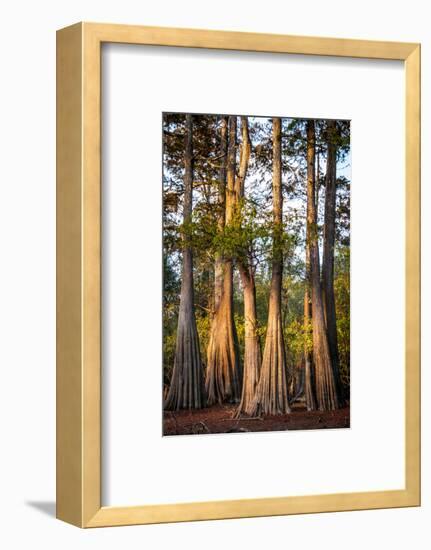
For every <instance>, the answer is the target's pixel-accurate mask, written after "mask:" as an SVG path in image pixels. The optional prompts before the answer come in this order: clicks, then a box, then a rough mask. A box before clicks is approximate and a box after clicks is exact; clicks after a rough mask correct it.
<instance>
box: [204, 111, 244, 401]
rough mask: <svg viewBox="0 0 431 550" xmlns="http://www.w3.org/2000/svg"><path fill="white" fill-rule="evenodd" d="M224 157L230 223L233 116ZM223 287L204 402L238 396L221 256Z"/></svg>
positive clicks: (228, 278) (229, 286)
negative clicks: (205, 400) (225, 159)
mask: <svg viewBox="0 0 431 550" xmlns="http://www.w3.org/2000/svg"><path fill="white" fill-rule="evenodd" d="M228 126H229V128H228V133H229V141H228V157H227V186H226V199H225V206H226V210H225V211H226V214H225V216H226V217H225V223H226V226H229V225H230V224H231V223H233V220H234V213H235V207H236V204H237V203H238V193H237V189H236V178H235V165H236V158H235V157H236V126H237V125H236V117H235V116H230V117H229V121H228ZM222 265H223V289H222V293H221V297H220V302H219V305H218V307H217V309H216V311H215V314H214V318H213V322H212V325H211V333H210V339H209V344H208V350H207V371H206V380H205V385H206V390H207V395H208V404H209V405H212V404H214V403H217V402H218V403H222V402H223V401H229V402H237V401H239V399H240V397H241V385H242V371H241V364H240V359H239V349H238V336H237V333H236V328H235V323H234V315H233V262H232V258H229V257H228V258H223V259H222Z"/></svg>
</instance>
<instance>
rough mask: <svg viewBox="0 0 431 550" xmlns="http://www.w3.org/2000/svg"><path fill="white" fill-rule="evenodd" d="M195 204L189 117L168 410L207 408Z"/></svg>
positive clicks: (186, 132) (166, 407) (190, 121)
mask: <svg viewBox="0 0 431 550" xmlns="http://www.w3.org/2000/svg"><path fill="white" fill-rule="evenodd" d="M192 204H193V121H192V115H190V114H188V115H186V128H185V136H184V207H183V232H182V241H183V249H182V271H181V295H180V308H179V314H178V328H177V341H176V347H175V360H174V368H173V372H172V379H171V384H170V387H169V392H168V395H167V398H166V402H165V409H167V410H178V409H192V408H193V409H199V408H201V407H203V406H204V404H205V391H204V381H203V370H202V363H201V356H200V350H199V336H198V331H197V327H196V317H195V309H194V284H193V254H192V249H191V245H190V236H189V235H188V226H189V224H190V222H191V216H192Z"/></svg>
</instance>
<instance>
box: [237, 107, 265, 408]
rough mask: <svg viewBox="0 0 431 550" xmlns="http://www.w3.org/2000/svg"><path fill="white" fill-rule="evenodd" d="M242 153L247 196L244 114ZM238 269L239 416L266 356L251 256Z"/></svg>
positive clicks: (240, 181)
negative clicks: (241, 307) (241, 339)
mask: <svg viewBox="0 0 431 550" xmlns="http://www.w3.org/2000/svg"><path fill="white" fill-rule="evenodd" d="M241 136H242V141H241V152H240V166H239V176H238V178H237V183H236V186H237V190H238V192H239V195H240V197H241V198H243V197H244V194H245V191H244V186H245V178H246V176H247V169H248V163H249V159H250V153H251V142H250V136H249V132H248V121H247V117H241ZM238 269H239V273H240V276H241V283H242V287H243V293H244V320H245V321H244V324H245V327H244V368H243V372H244V376H243V383H242V393H241V402H240V404H239V407H238V411H237V415H240V414H241V413H242V412H245V413H246V414H248V413H250V411H251V407H252V402H253V398H254V394H255V390H256V386H257V383H258V381H259V374H260V367H261V362H262V356H261V351H260V339H259V334H258V332H257V328H258V324H257V313H256V286H255V280H254V269H253V265H252V260H251V258H241V259H240V260H239V261H238Z"/></svg>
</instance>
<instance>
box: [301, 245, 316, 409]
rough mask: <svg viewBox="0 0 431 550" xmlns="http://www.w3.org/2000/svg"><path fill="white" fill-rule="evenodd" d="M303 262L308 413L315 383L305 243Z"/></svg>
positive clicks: (312, 401) (308, 254)
mask: <svg viewBox="0 0 431 550" xmlns="http://www.w3.org/2000/svg"><path fill="white" fill-rule="evenodd" d="M305 248H306V252H305V256H306V260H305V292H304V335H305V343H304V369H305V403H306V405H307V410H308V411H314V410H315V409H316V398H315V387H314V386H315V381H314V368H313V357H312V354H311V349H310V342H309V338H310V335H311V304H310V251H309V247H308V243H306V246H305Z"/></svg>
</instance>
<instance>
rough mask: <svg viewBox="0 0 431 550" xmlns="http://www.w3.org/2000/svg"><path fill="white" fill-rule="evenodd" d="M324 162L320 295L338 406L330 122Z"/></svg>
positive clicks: (333, 133) (333, 132)
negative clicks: (323, 217) (323, 214)
mask: <svg viewBox="0 0 431 550" xmlns="http://www.w3.org/2000/svg"><path fill="white" fill-rule="evenodd" d="M326 142H327V159H326V180H325V223H324V226H323V227H324V233H323V259H322V291H323V305H324V311H325V321H326V331H327V334H328V344H329V351H330V354H331V362H332V369H333V372H334V379H335V384H336V388H337V395H338V400H339V403H340V404H341V403H342V401H343V388H342V384H341V379H340V371H339V356H338V339H337V316H336V311H335V293H334V249H335V218H336V213H335V206H336V193H337V144H336V142H337V127H336V123H335V121H334V120H328V121H327V125H326Z"/></svg>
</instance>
